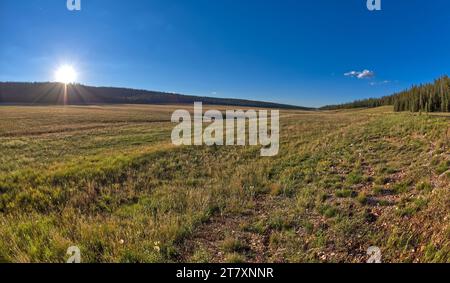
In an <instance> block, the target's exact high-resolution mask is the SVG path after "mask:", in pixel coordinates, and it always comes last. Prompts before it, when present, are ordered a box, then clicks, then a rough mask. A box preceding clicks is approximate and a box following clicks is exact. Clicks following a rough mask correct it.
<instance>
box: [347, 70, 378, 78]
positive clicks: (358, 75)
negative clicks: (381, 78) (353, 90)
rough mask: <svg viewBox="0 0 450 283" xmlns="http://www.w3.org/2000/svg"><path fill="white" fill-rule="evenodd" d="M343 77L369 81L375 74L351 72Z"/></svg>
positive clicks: (365, 71)
mask: <svg viewBox="0 0 450 283" xmlns="http://www.w3.org/2000/svg"><path fill="white" fill-rule="evenodd" d="M344 76H346V77H352V78H358V79H369V78H373V77H375V73H374V72H373V71H370V70H363V71H361V72H358V71H351V72H348V73H345V74H344Z"/></svg>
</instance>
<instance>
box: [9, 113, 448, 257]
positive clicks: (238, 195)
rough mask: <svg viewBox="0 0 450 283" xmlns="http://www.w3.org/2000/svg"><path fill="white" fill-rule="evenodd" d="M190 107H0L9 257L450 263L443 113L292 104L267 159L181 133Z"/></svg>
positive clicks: (256, 151)
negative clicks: (70, 252)
mask: <svg viewBox="0 0 450 283" xmlns="http://www.w3.org/2000/svg"><path fill="white" fill-rule="evenodd" d="M179 108H186V109H190V110H191V111H192V105H186V106H145V105H114V106H111V105H100V106H85V107H81V106H80V107H23V106H20V107H19V106H17V107H13V106H7V107H0V116H1V117H2V119H1V120H0V261H7V262H63V261H65V260H66V259H67V255H66V250H67V248H68V247H69V246H73V245H76V246H79V247H80V248H81V251H82V260H83V261H84V262H179V261H183V262H184V261H199V262H201V261H217V262H226V261H231V262H236V261H239V262H240V261H249V262H362V261H365V260H366V249H367V248H368V247H369V246H379V247H380V248H381V249H382V251H383V259H384V260H385V261H388V262H409V261H420V262H449V261H450V256H449V249H450V244H449V238H450V226H449V221H448V220H449V219H450V218H449V217H450V214H449V207H450V199H449V196H450V194H449V190H450V185H449V182H450V181H449V178H450V174H449V165H450V156H449V155H450V152H449V140H448V135H446V132H447V131H448V129H449V123H450V120H449V119H448V118H446V116H445V115H439V114H435V115H426V114H422V115H419V114H410V113H393V112H392V109H391V108H389V107H383V108H377V109H370V110H361V109H360V110H352V111H327V112H305V111H287V110H285V111H282V112H281V148H280V154H279V155H278V156H276V157H274V158H263V157H260V154H259V148H258V147H205V146H200V147H174V146H172V144H171V142H170V133H171V130H172V128H173V126H174V124H172V123H170V115H171V113H172V112H173V110H174V109H179ZM204 108H205V110H207V109H214V108H218V109H221V110H223V109H226V108H228V107H216V106H212V107H209V106H205V107H204ZM230 233H232V234H230ZM229 239H232V240H229ZM237 243H239V245H238V244H237ZM236 246H239V247H241V248H236ZM242 247H245V248H242Z"/></svg>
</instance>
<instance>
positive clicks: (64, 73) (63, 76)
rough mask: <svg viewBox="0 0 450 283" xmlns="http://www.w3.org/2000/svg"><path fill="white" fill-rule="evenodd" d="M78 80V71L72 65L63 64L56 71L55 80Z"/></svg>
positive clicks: (69, 81) (68, 82)
mask: <svg viewBox="0 0 450 283" xmlns="http://www.w3.org/2000/svg"><path fill="white" fill-rule="evenodd" d="M76 80H77V72H76V71H75V69H74V68H73V67H72V66H70V65H62V66H60V67H59V68H58V69H57V70H56V72H55V81H57V82H60V83H64V84H71V83H74V82H75V81H76Z"/></svg>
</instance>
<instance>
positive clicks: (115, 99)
mask: <svg viewBox="0 0 450 283" xmlns="http://www.w3.org/2000/svg"><path fill="white" fill-rule="evenodd" d="M194 102H203V103H204V104H210V105H229V106H241V107H261V108H279V109H301V110H313V109H312V108H307V107H301V106H294V105H287V104H278V103H271V102H261V101H252V100H244V99H232V98H214V97H200V96H191V95H182V94H176V93H165V92H158V91H148V90H138V89H130V88H116V87H92V86H85V85H81V84H70V85H68V86H67V95H66V96H65V95H64V85H63V84H61V83H50V82H43V83H40V82H39V83H22V82H0V104H37V105H64V104H66V105H91V104H193V103H194Z"/></svg>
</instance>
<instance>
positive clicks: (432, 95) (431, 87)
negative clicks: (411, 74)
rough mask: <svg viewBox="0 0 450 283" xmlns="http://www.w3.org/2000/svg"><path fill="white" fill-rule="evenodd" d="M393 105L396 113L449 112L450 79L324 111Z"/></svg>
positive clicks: (328, 108) (446, 77)
mask: <svg viewBox="0 0 450 283" xmlns="http://www.w3.org/2000/svg"><path fill="white" fill-rule="evenodd" d="M387 105H393V106H394V109H395V111H397V112H400V111H411V112H449V111H450V78H449V77H448V76H443V77H441V78H439V79H437V80H435V81H434V82H433V83H429V84H424V85H418V86H413V87H412V88H410V89H408V90H405V91H402V92H399V93H396V94H394V95H391V96H385V97H382V98H369V99H364V100H357V101H354V102H351V103H346V104H341V105H330V106H325V107H323V108H322V109H323V110H336V109H351V108H365V107H369V108H371V107H379V106H387Z"/></svg>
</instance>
